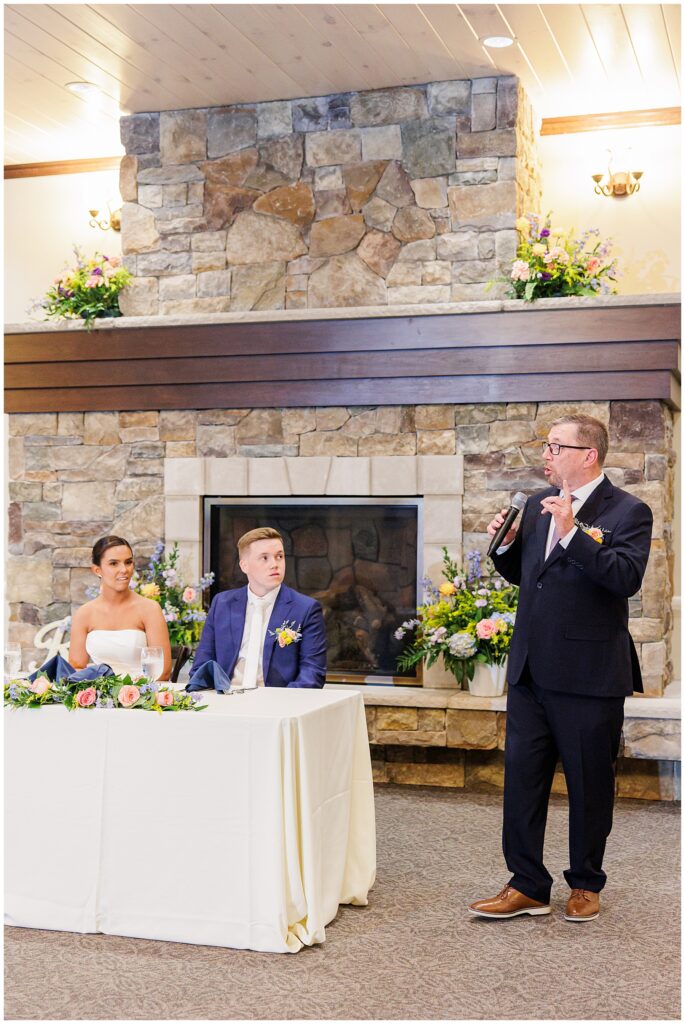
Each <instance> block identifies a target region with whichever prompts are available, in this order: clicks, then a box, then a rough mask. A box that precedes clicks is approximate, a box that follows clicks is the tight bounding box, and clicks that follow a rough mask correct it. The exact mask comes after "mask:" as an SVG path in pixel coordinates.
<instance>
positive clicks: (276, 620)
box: [262, 583, 293, 685]
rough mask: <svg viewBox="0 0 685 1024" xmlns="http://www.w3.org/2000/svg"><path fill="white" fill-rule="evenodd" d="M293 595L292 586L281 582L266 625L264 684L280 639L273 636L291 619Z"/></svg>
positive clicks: (263, 665) (263, 664) (263, 661)
mask: <svg viewBox="0 0 685 1024" xmlns="http://www.w3.org/2000/svg"><path fill="white" fill-rule="evenodd" d="M292 599H293V595H292V591H291V590H290V587H286V585H285V583H281V589H280V590H279V591H278V597H277V598H276V600H275V602H274V606H273V608H272V610H271V615H270V617H269V624H268V625H267V627H266V635H265V636H264V657H263V659H262V671H263V673H264V684H265V685H266V677H267V673H268V671H269V665H270V664H271V658H272V656H273V653H274V650H275V649H276V644H277V643H278V640H277V638H276V637H275V636H271V633H270V632H269V631H270V630H271V632H273V631H274V630H275V629H276V628H277V627H278V626H280V625H282V623H283V622H285V621H286V619H289V611H290V604H291V602H292Z"/></svg>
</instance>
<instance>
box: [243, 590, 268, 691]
mask: <svg viewBox="0 0 685 1024" xmlns="http://www.w3.org/2000/svg"><path fill="white" fill-rule="evenodd" d="M263 615H264V605H263V604H262V602H261V601H258V602H255V603H254V604H253V606H252V621H251V623H250V637H249V639H248V641H247V655H246V656H245V671H244V673H243V689H244V690H253V689H254V688H255V687H256V685H257V669H258V668H259V652H260V651H261V648H262V623H263Z"/></svg>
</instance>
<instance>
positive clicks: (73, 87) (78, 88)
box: [66, 82, 102, 100]
mask: <svg viewBox="0 0 685 1024" xmlns="http://www.w3.org/2000/svg"><path fill="white" fill-rule="evenodd" d="M66 88H67V89H68V90H69V91H70V92H73V93H76V95H77V96H81V97H82V98H83V99H84V100H90V99H94V98H95V97H99V96H101V95H102V94H101V92H100V88H99V86H97V85H93V83H92V82H67V84H66Z"/></svg>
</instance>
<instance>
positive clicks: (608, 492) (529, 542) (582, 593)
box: [492, 478, 652, 697]
mask: <svg viewBox="0 0 685 1024" xmlns="http://www.w3.org/2000/svg"><path fill="white" fill-rule="evenodd" d="M558 493H559V491H558V490H557V489H556V488H548V489H547V490H545V491H540V492H538V493H537V494H535V495H533V496H532V497H531V498H529V499H528V503H527V504H526V507H525V509H524V512H523V517H522V519H521V525H520V527H519V530H518V532H517V534H516V539H515V540H514V541H513V542H512V544H511V546H510V547H509V548H507V550H506V551H505V552H503V553H502V554H501V555H498V554H495V555H493V559H492V560H493V562H494V563H495V568H496V569H497V571H498V572H499V573H501V574H502V576H504V578H505V579H506V580H508V581H509V582H510V583H515V584H516V585H517V586H519V587H520V588H521V590H520V593H519V604H518V610H517V612H516V624H515V626H514V635H513V637H512V641H511V649H510V651H509V670H508V672H507V679H508V681H509V685H510V686H515V685H516V684H517V683H518V681H519V679H520V677H521V674H522V672H523V668H524V665H525V663H526V659H527V660H528V664H529V667H530V671H531V674H532V676H533V679H534V680H535V682H536V683H537V684H538V685H539V686H541V687H543V688H545V689H549V690H561V691H563V692H565V693H577V694H587V695H588V696H601V697H621V696H626V695H628V694H630V693H632V692H633V690H636V691H638V692H639V691H641V690H642V677H641V675H640V665H639V662H638V659H637V654H636V652H635V645H634V643H633V640H632V637H631V635H630V633H629V632H628V598H629V597H631V596H632V595H633V594H635V593H637V591H638V590H639V589H640V586H641V584H642V577H643V576H644V573H645V568H646V566H647V558H648V557H649V546H650V538H651V534H652V512H651V510H650V508H649V507H648V506H647V505H645V503H644V502H642V501H640V500H639V499H638V498H636V497H634V496H633V495H632V494H628V492H627V491H623V490H621V489H620V488H619V487H614V485H613V484H612V483H611V482H610V481H609V479H608V478H605V479H604V480H603V481H602V483H601V484H599V486H598V487H597V489H596V490H595V491H593V492H592V494H591V495H590V497H589V498H588V499H587V501H586V502H585V503H584V504H583V505H581V507H580V509H579V511H578V519H579V520H580V522H582V523H583V524H584V525H585V526H599V527H602V528H603V529H604V530H605V531H606V533H605V535H604V540H603V543H601V544H598V543H597V541H595V540H593V539H592V538H591V537H589V536H588V535H587V534H586V533H584V532H583V531H582V530H580V529H579V530H577V532H576V533H575V534H574V536H573V538H572V539H571V541H570V543H569V544H568V546H567V547H566V548H564V547H563V546H562V545H561V544H557V545H556V547H554V548H553V549H552V551H551V552H550V556H549V558H547V559H545V545H546V543H547V531H548V529H549V515H542V514H541V508H542V501H543V499H544V498H547V497H549V496H550V495H552V494H558Z"/></svg>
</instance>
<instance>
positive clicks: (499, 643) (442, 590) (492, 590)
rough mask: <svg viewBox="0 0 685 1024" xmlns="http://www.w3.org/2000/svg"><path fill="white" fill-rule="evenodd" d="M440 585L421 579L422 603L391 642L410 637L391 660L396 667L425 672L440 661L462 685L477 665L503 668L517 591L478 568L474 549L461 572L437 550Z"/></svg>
mask: <svg viewBox="0 0 685 1024" xmlns="http://www.w3.org/2000/svg"><path fill="white" fill-rule="evenodd" d="M442 550H443V570H442V575H443V577H444V582H442V583H441V584H440V585H439V586H437V587H436V586H435V585H434V584H433V583H432V582H431V581H430V580H429V579H425V580H424V603H423V604H421V605H419V606H418V608H417V609H416V618H414V619H409V620H408V621H407V622H403V623H402V625H401V626H400V628H399V629H398V630H397V631H396V632H395V638H396V639H397V640H402V639H404V637H405V636H407V634H410V639H409V642H408V644H407V646H406V648H405V650H404V651H403V652H402V654H401V655H400V656H399V658H398V659H397V664H398V666H399V668H401V669H407V668H411V667H412V666H413V665H416V664H418V663H419V662H420V661H425V663H426V666H427V667H428V668H430V666H431V665H433V664H435V662H436V661H437V660H438V658H442V660H443V663H444V665H445V668H446V669H447V670H448V671H449V672H451V673H452V674H453V675H454V676H455V678H456V679H457V681H458V682H459V684H460V685H461V686H462V687H463V686H465V685H466V684H467V683H468V682H470V681H471V680H473V678H474V673H475V671H476V668H477V667H478V666H479V665H495V666H501V665H503V664H504V662H505V661H506V658H507V654H508V653H509V645H510V643H511V637H512V633H513V630H514V618H515V615H516V606H517V604H518V587H514V586H511V585H510V584H508V583H506V582H505V581H504V580H503V579H501V577H499V576H498V575H497V574H496V573H495V571H494V570H493V569H486V568H484V567H483V564H482V556H481V554H480V552H479V551H470V552H469V555H468V569H466V571H463V570H462V569H460V567H459V566H458V565H457V563H456V562H455V561H453V560H452V559H451V558H450V556H449V553H448V551H447V548H443V549H442Z"/></svg>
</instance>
